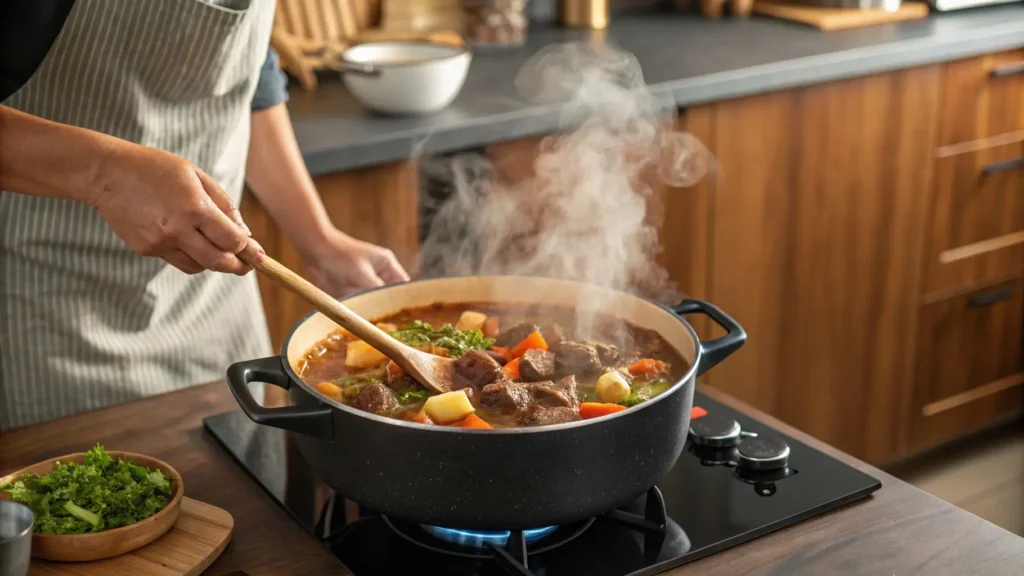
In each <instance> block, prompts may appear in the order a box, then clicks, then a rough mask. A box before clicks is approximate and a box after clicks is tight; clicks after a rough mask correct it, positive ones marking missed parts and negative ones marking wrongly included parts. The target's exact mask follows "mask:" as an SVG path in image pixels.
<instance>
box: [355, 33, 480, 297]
mask: <svg viewBox="0 0 1024 576" xmlns="http://www.w3.org/2000/svg"><path fill="white" fill-rule="evenodd" d="M396 44H397V45H413V46H433V47H439V48H447V49H451V50H452V51H453V53H452V54H448V55H445V56H434V57H431V58H423V59H422V60H416V61H415V62H391V63H389V62H359V61H357V60H351V59H349V57H348V56H347V54H348V53H349V52H350V51H352V50H355V49H357V48H359V47H361V46H373V45H377V46H382V45H396ZM466 54H471V52H470V50H469V48H467V47H466V46H452V45H451V44H440V43H437V42H430V41H427V40H378V41H372V42H363V43H361V44H354V45H352V46H349V47H348V48H346V49H344V50H342V51H341V54H340V58H341V60H342V61H343V62H345V63H346V64H353V65H362V66H373V67H374V68H382V69H383V68H411V67H414V66H422V65H424V64H429V63H432V62H443V61H445V60H451V59H454V58H460V57H462V56H465V55H466ZM385 287H386V286H385ZM356 294H362V292H357V293H355V294H352V296H355V295H356Z"/></svg>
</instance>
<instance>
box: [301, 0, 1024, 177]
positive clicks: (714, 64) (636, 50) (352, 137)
mask: <svg viewBox="0 0 1024 576" xmlns="http://www.w3.org/2000/svg"><path fill="white" fill-rule="evenodd" d="M584 34H587V33H585V32H579V31H571V30H566V29H562V28H557V27H539V26H535V27H534V28H533V29H531V30H530V33H529V39H528V42H527V44H526V46H524V47H522V48H519V49H513V50H509V51H500V52H490V53H478V54H476V55H475V57H474V60H473V64H472V66H471V67H470V71H469V76H468V78H467V79H466V84H465V86H464V88H463V89H462V92H461V93H460V94H459V96H458V98H457V99H456V101H455V102H454V103H453V104H452V105H451V106H450V107H449V108H448V109H446V110H443V111H441V112H439V113H437V114H435V115H433V116H429V117H425V118H385V117H380V116H374V115H371V114H369V113H367V112H366V111H365V110H364V109H363V108H362V107H361V106H360V105H359V104H358V103H357V102H356V101H355V100H353V99H352V97H351V96H349V94H348V92H347V91H346V90H345V88H344V86H343V85H342V84H341V82H340V81H338V80H336V79H326V80H325V81H324V82H322V83H321V86H320V88H319V89H318V91H316V92H313V93H304V92H302V91H301V90H299V89H294V90H293V91H292V93H291V101H290V103H289V110H290V111H291V114H292V119H293V122H294V124H295V132H296V136H297V138H298V141H299V146H300V148H301V149H302V153H303V156H304V157H305V159H306V163H307V165H308V166H309V169H310V171H311V172H312V173H313V174H314V175H321V174H327V173H331V172H337V171H341V170H350V169H353V168H360V167H366V166H372V165H376V164H382V163H385V162H394V161H398V160H404V159H407V158H410V157H413V156H417V155H421V154H430V153H442V152H448V151H455V150H464V149H467V148H473V147H478V146H483V145H487V144H491V143H494V142H498V141H502V140H510V139H515V138H523V137H527V136H536V135H540V134H546V133H551V132H555V131H557V130H558V129H559V128H560V127H561V126H562V123H561V122H560V113H561V110H562V107H560V106H557V105H534V104H531V103H529V102H526V101H524V100H523V99H521V98H520V97H519V96H518V94H517V93H516V90H515V87H514V78H515V75H516V73H517V72H518V71H519V69H520V67H521V66H522V65H523V63H524V62H526V60H527V59H528V58H529V57H530V56H532V55H533V54H535V53H536V52H537V51H538V50H540V49H541V48H543V47H544V46H547V45H549V44H553V43H558V42H565V41H570V40H573V39H576V38H580V37H583V35H584ZM607 39H608V40H609V41H610V42H612V43H614V44H615V45H617V46H619V47H621V48H622V49H624V50H627V51H629V52H631V53H632V54H634V55H635V56H636V58H637V60H638V61H639V63H640V66H641V67H642V69H643V72H644V76H645V79H646V81H647V83H648V84H649V85H650V86H651V89H652V90H653V92H654V93H656V94H658V95H659V96H660V97H664V98H665V99H666V102H671V103H673V104H675V105H676V106H678V107H685V106H688V105H691V104H697V103H702V102H710V101H716V100H722V99H726V98H734V97H738V96H746V95H751V94H756V93H760V92H766V91H771V90H779V89H783V88H790V87H795V86H803V85H808V84H815V83H820V82H826V81H830V80H839V79H843V78H851V77H857V76H863V75H866V74H873V73H878V72H885V71H891V70H896V69H903V68H910V67H914V66H921V65H926V64H932V63H936V62H943V61H949V60H955V59H958V58H967V57H971V56H976V55H979V54H984V53H990V52H997V51H1000V50H1007V49H1012V48H1016V47H1019V46H1024V5H1022V4H1020V3H1017V4H1011V5H1004V6H993V7H987V8H979V9H974V10H966V11H961V12H953V13H949V14H935V15H932V16H930V17H929V18H926V19H924V20H919V21H914V22H904V23H895V24H885V25H880V26H873V27H868V28H861V29H855V30H845V31H833V32H821V31H819V30H817V29H814V28H811V27H808V26H804V25H800V24H796V23H791V22H786V21H782V20H776V19H771V18H767V17H760V16H753V17H751V18H749V19H745V20H737V19H731V18H726V19H722V20H708V19H705V18H701V17H699V16H696V15H686V14H671V13H670V14H645V15H625V16H621V17H618V18H614V19H613V20H612V25H611V27H610V28H609V30H608V31H607Z"/></svg>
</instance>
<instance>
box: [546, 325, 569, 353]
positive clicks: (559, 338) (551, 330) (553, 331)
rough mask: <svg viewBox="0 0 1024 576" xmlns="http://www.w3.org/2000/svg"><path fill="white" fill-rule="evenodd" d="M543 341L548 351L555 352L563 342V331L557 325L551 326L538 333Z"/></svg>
mask: <svg viewBox="0 0 1024 576" xmlns="http://www.w3.org/2000/svg"><path fill="white" fill-rule="evenodd" d="M540 335H541V336H543V337H544V341H545V342H547V343H548V349H549V350H557V349H558V346H559V345H560V344H561V343H562V342H564V341H565V331H564V330H562V327H561V326H559V325H558V324H552V325H551V326H549V327H547V328H545V329H544V330H542V331H541V333H540Z"/></svg>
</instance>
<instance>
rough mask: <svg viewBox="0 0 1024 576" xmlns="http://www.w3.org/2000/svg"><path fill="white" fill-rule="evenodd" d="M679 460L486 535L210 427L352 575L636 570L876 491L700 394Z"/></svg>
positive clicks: (284, 445) (275, 437)
mask: <svg viewBox="0 0 1024 576" xmlns="http://www.w3.org/2000/svg"><path fill="white" fill-rule="evenodd" d="M694 404H695V406H694V409H693V414H692V417H691V425H690V438H689V439H688V441H687V443H686V449H685V450H684V452H683V453H682V455H680V457H679V460H678V461H677V462H676V465H675V466H674V467H673V468H672V470H671V471H669V473H668V474H666V475H665V477H664V478H662V480H661V482H659V484H658V486H656V487H653V488H651V489H650V490H649V491H648V492H647V493H646V494H645V495H643V496H641V497H640V498H639V499H638V500H637V501H636V502H634V503H632V504H631V505H629V506H625V507H623V508H619V509H614V510H609V511H607V512H605V513H604V514H602V515H600V516H597V517H595V518H589V519H587V520H583V521H580V522H576V523H573V524H570V525H565V526H539V527H537V528H535V529H532V530H524V531H504V532H482V531H471V530H460V529H458V528H455V527H440V526H427V525H419V524H415V523H412V522H408V521H404V520H402V519H401V518H391V517H388V516H384V515H382V514H378V513H375V512H374V511H372V510H367V509H365V508H362V507H360V506H359V505H357V504H355V503H353V502H351V501H349V500H346V499H345V497H344V495H343V494H336V493H334V492H333V491H332V490H331V489H330V488H328V487H327V486H326V485H325V484H323V483H322V482H321V481H320V480H319V479H317V478H316V476H315V474H314V473H313V472H312V470H311V469H310V468H309V467H308V465H307V464H306V463H305V462H304V461H303V459H302V456H301V455H300V454H299V452H298V450H297V448H296V447H295V445H294V443H293V442H292V441H291V439H290V437H289V433H287V432H284V431H282V430H278V429H275V428H270V427H266V426H258V425H256V424H254V423H253V422H252V421H250V420H249V419H248V418H247V417H246V416H245V415H244V414H242V413H241V412H228V413H226V414H220V415H217V416H213V417H210V418H207V419H206V420H205V425H206V428H207V430H208V431H209V432H210V433H212V434H213V436H214V437H216V438H217V440H218V441H220V443H221V444H222V445H223V446H224V447H225V448H226V449H227V451H228V452H229V453H230V454H231V455H232V456H233V457H234V458H235V460H236V461H237V462H238V463H239V464H240V465H241V466H242V467H243V468H244V469H245V470H246V471H247V472H248V473H249V474H250V475H251V476H252V477H253V478H254V479H255V480H256V481H257V482H258V483H259V484H260V485H262V486H263V488H264V489H265V490H266V491H267V493H268V494H269V495H270V497H271V498H273V499H274V500H276V501H277V502H278V503H279V504H280V505H281V506H282V507H283V508H284V509H285V510H286V511H287V512H288V513H289V514H290V515H291V516H292V517H293V518H294V519H295V521H296V522H298V523H299V524H300V525H301V526H302V527H303V528H304V529H305V530H306V531H307V532H308V533H309V534H310V536H311V537H313V538H316V539H318V540H319V541H320V542H321V543H322V544H323V545H324V546H325V547H326V548H327V549H328V550H329V551H330V552H331V553H332V554H333V555H334V556H336V557H337V558H338V560H339V561H340V562H341V563H342V564H343V565H344V566H345V567H346V568H347V569H348V570H349V571H350V572H352V573H353V574H354V575H355V576H384V575H391V574H412V573H443V574H449V575H453V576H498V575H507V574H513V575H517V576H541V575H543V576H560V575H563V574H587V575H588V576H641V575H649V574H659V573H662V572H665V571H666V570H669V569H671V568H673V567H675V566H679V565H681V564H685V563H687V562H692V561H694V560H697V559H699V558H703V557H705V556H708V555H710V554H714V553H716V552H720V551H722V550H725V549H727V548H731V547H733V546H737V545H739V544H742V543H744V542H747V541H750V540H753V539H754V538H757V537H759V536H763V535H764V534H767V533H769V532H772V531H774V530H778V529H780V528H784V527H786V526H789V525H792V524H795V523H797V522H801V521H803V520H806V519H808V518H811V517H812V516H816V515H818V514H822V513H824V512H827V511H829V510H832V509H835V508H837V507H839V506H842V505H844V504H847V503H849V502H852V501H854V500H857V499H860V498H863V497H865V496H867V495H869V494H870V493H872V492H874V491H875V490H878V488H880V487H881V483H880V482H879V481H878V480H876V479H874V478H872V477H870V476H868V475H866V474H864V473H862V472H860V471H858V470H856V469H854V468H852V467H850V466H848V465H846V464H843V463H842V462H840V461H838V460H836V459H835V458H832V457H830V456H828V455H826V454H823V453H822V452H819V451H817V450H815V449H813V448H811V447H809V446H807V445H805V444H803V443H801V442H799V441H797V440H795V439H793V438H790V437H788V436H786V435H784V434H782V433H780V432H778V431H776V430H773V429H772V428H769V427H768V426H766V425H764V424H761V423H760V422H757V421H756V420H753V419H751V418H748V417H746V416H744V415H743V414H740V413H739V412H737V411H735V410H733V409H731V408H729V407H728V406H725V405H723V404H720V403H718V402H716V401H714V400H712V399H711V398H708V397H707V396H704V395H702V394H700V393H699V392H698V393H697V394H696V396H695V399H694Z"/></svg>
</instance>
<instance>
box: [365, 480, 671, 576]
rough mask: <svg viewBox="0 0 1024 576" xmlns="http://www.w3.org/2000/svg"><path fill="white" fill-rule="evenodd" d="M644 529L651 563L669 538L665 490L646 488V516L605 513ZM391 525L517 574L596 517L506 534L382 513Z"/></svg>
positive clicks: (527, 574) (524, 574)
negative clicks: (422, 523) (419, 522)
mask: <svg viewBox="0 0 1024 576" xmlns="http://www.w3.org/2000/svg"><path fill="white" fill-rule="evenodd" d="M598 518H601V519H603V520H606V521H611V522H615V523H618V524H621V525H624V526H626V527H627V528H631V529H633V530H636V531H637V532H640V533H641V534H642V535H643V543H644V556H645V557H646V558H647V561H648V562H653V561H654V560H655V559H656V558H657V557H658V554H659V552H660V551H661V547H662V545H663V544H664V542H665V535H666V525H667V522H668V520H667V518H668V515H667V514H666V511H665V500H664V498H663V497H662V495H661V490H659V489H658V487H657V486H653V487H652V488H651V489H650V490H648V491H647V497H646V498H645V503H644V514H643V515H642V516H641V515H639V514H633V513H631V512H626V511H624V510H618V509H615V510H609V511H608V512H605V513H604V514H602V515H601V516H598ZM383 519H384V521H385V522H386V523H387V525H388V526H389V527H390V528H391V529H392V530H393V531H394V532H395V533H396V534H398V535H399V536H401V537H402V538H404V539H405V540H407V541H409V542H412V543H413V544H416V545H417V546H420V547H422V548H425V549H427V550H430V551H432V552H439V553H441V554H448V555H451V556H458V557H461V558H470V559H476V560H488V559H490V560H494V561H496V562H497V563H498V564H499V565H500V566H501V567H502V568H503V569H504V570H505V571H506V572H508V573H509V574H514V575H516V576H534V574H533V572H531V571H530V569H529V566H530V556H533V555H537V554H541V553H543V552H547V551H548V550H552V549H554V548H557V547H559V546H562V545H563V544H566V543H568V542H569V541H571V540H573V539H574V538H576V537H577V536H579V535H580V534H582V533H583V532H584V531H586V530H587V528H589V527H590V526H591V524H593V523H594V521H595V518H589V519H587V520H582V521H580V522H574V523H572V524H567V525H565V526H551V527H547V528H540V529H533V530H512V531H506V532H479V531H470V530H454V529H451V528H437V527H432V526H420V525H417V524H414V523H412V522H406V521H403V520H398V519H392V518H389V517H387V516H383Z"/></svg>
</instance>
